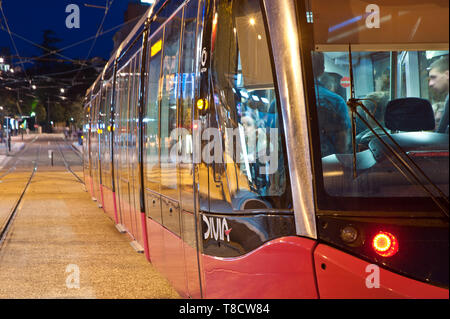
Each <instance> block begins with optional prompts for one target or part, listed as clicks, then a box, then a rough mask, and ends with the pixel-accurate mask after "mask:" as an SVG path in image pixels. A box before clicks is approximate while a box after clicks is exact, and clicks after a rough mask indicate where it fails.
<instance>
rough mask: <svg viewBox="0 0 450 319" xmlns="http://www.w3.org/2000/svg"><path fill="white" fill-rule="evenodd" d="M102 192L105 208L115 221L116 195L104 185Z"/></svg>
mask: <svg viewBox="0 0 450 319" xmlns="http://www.w3.org/2000/svg"><path fill="white" fill-rule="evenodd" d="M102 193H103V200H104V202H103V210H104V211H105V213H106V215H108V216H109V218H111V219H112V220H113V221H114V220H115V219H114V214H115V212H114V196H113V192H112V190H110V189H109V188H107V187H105V186H103V185H102Z"/></svg>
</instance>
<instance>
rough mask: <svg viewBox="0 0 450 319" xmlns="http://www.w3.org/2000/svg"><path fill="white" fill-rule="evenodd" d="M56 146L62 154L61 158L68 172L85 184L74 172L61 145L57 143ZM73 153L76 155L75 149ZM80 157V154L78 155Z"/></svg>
mask: <svg viewBox="0 0 450 319" xmlns="http://www.w3.org/2000/svg"><path fill="white" fill-rule="evenodd" d="M56 146H57V147H58V151H59V153H60V154H61V158H62V160H63V162H64V166H65V167H66V170H68V171H69V172H70V173H71V174H72V175H73V176H75V178H76V179H77V180H78V181H79V182H80V183H81V184H84V181H83V180H82V179H81V178H80V177H79V176H78V175H77V174H76V173H75V172H74V171H73V170H72V168H71V167H70V164H69V163H68V162H67V160H66V157H65V156H64V152H63V151H62V150H61V146H60V143H59V142H58V141H56ZM71 149H72V148H71ZM72 151H73V152H74V153H76V152H75V151H74V150H73V149H72ZM77 155H78V154H77Z"/></svg>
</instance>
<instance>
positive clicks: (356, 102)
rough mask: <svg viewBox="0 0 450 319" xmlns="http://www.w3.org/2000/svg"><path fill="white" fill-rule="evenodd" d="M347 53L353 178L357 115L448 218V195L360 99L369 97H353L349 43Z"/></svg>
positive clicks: (354, 171) (355, 173)
mask: <svg viewBox="0 0 450 319" xmlns="http://www.w3.org/2000/svg"><path fill="white" fill-rule="evenodd" d="M348 55H349V65H350V85H351V97H350V99H349V100H348V101H347V106H348V107H349V108H350V111H351V124H352V150H353V178H354V179H356V177H357V171H356V116H357V117H358V118H359V119H360V120H361V121H362V122H363V123H364V124H365V125H366V126H367V127H368V128H369V130H370V131H371V132H372V133H373V135H374V136H375V137H376V138H377V139H378V140H379V141H380V142H381V143H382V144H383V146H384V147H386V148H387V149H388V150H389V152H390V153H391V154H392V155H393V156H394V157H395V158H396V159H397V160H398V161H399V163H400V165H401V166H402V167H403V168H404V169H405V170H406V171H407V172H408V173H409V174H411V176H412V178H413V179H414V180H415V181H416V182H417V184H418V185H420V186H421V187H422V188H423V189H424V190H425V192H426V193H427V194H428V195H429V196H430V197H431V199H432V200H433V202H434V203H435V204H436V205H437V206H438V207H439V209H440V210H441V211H442V213H443V214H444V215H445V216H446V217H447V218H449V213H448V207H449V199H448V197H447V196H446V195H445V194H444V193H443V192H442V190H441V189H440V188H439V187H438V186H437V185H436V184H435V183H433V181H432V180H431V179H430V178H429V177H428V176H427V175H426V174H425V172H424V171H423V170H422V169H421V168H420V167H419V166H418V165H417V164H416V162H414V160H412V159H411V157H410V156H409V155H408V154H407V152H405V151H404V150H403V149H402V147H401V146H400V145H399V144H398V143H397V142H396V141H395V140H394V138H393V137H392V136H391V135H390V134H389V133H388V132H387V131H386V129H385V128H384V127H383V126H382V125H381V124H380V123H379V122H378V120H377V119H376V118H375V116H373V115H372V113H371V112H370V111H369V110H368V109H367V108H366V107H365V106H364V104H363V103H362V101H364V100H370V99H357V98H355V85H354V78H353V60H352V48H351V44H349V46H348ZM358 107H360V108H361V109H362V110H363V111H364V113H365V114H366V115H367V116H369V117H370V119H371V120H373V121H374V122H375V124H376V126H378V127H379V128H380V129H381V130H382V131H383V133H384V134H385V135H386V136H387V138H388V139H389V140H390V141H391V142H392V144H393V145H394V146H395V147H396V148H397V149H394V148H393V147H392V146H391V145H389V144H388V143H386V141H385V140H384V139H383V138H382V137H381V136H380V135H379V134H378V133H377V132H376V131H375V129H374V128H373V127H372V126H371V125H370V124H369V123H368V121H367V120H366V119H365V118H364V117H363V116H362V115H361V114H360V113H359V112H358V110H357V109H358ZM355 115H356V116H355ZM398 150H399V151H400V152H401V154H400V153H399V152H398ZM405 157H406V158H407V159H408V161H409V162H410V163H408V161H406V160H405ZM388 158H389V157H388ZM389 159H390V158H389ZM390 160H391V159H390ZM391 162H392V163H393V161H392V160H391ZM393 164H394V165H395V166H396V167H397V168H399V167H398V166H397V165H396V164H395V163H393ZM411 166H412V167H411ZM399 169H400V168H399ZM417 173H418V174H417ZM419 175H420V176H419ZM420 177H422V178H424V179H425V180H426V181H427V182H428V183H429V185H430V186H431V188H433V189H434V191H437V192H438V194H439V196H441V197H442V199H443V200H444V203H442V202H441V200H440V199H439V198H438V197H437V196H436V195H435V194H434V193H433V192H432V191H431V190H430V189H428V187H427V185H425V184H424V183H423V182H422V181H421V179H420Z"/></svg>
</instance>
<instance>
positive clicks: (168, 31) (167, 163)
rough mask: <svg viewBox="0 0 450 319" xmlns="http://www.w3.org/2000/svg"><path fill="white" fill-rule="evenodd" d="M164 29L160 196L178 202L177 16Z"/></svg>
mask: <svg viewBox="0 0 450 319" xmlns="http://www.w3.org/2000/svg"><path fill="white" fill-rule="evenodd" d="M164 29H165V32H164V49H163V50H164V51H163V62H162V63H163V64H162V91H161V188H162V189H161V193H163V194H165V195H167V196H169V197H171V198H173V199H178V195H177V192H176V189H177V172H176V170H177V166H176V159H173V158H172V157H173V156H171V150H172V149H173V148H172V146H173V145H175V144H176V142H177V141H176V139H174V138H173V134H172V132H173V131H174V130H176V128H177V90H178V81H179V74H178V59H179V50H180V32H181V12H180V13H179V14H178V15H176V16H175V17H174V18H173V19H172V20H171V21H170V22H169V23H168V24H167V25H166V26H165V28H164ZM175 136H176V135H175Z"/></svg>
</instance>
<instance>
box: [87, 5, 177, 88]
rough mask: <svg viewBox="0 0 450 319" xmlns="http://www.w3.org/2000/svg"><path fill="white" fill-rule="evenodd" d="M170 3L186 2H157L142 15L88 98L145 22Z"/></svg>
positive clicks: (105, 68) (99, 77) (96, 81)
mask: <svg viewBox="0 0 450 319" xmlns="http://www.w3.org/2000/svg"><path fill="white" fill-rule="evenodd" d="M169 1H174V2H175V1H176V2H179V3H180V4H181V3H183V2H184V1H185V0H156V1H155V3H154V4H153V5H152V6H150V7H149V8H148V10H147V11H146V13H145V14H143V15H142V17H141V18H140V19H139V21H138V23H136V25H135V26H134V28H133V30H131V32H130V34H129V35H128V36H127V37H126V38H125V40H124V41H123V42H122V43H121V44H120V46H119V47H118V48H117V50H116V51H115V52H114V54H112V55H111V58H110V59H109V61H108V63H106V65H105V67H104V68H103V71H102V72H101V73H100V74H99V75H98V77H97V79H96V80H95V81H94V83H93V84H92V85H91V86H90V87H89V89H87V91H86V97H87V96H88V95H89V94H90V93H92V92H93V91H94V89H95V86H96V85H97V83H99V81H101V80H102V79H103V77H104V76H105V73H106V71H107V70H108V69H109V68H110V67H112V66H113V65H114V61H116V59H118V58H119V57H120V56H121V55H122V53H123V52H125V51H126V50H127V49H128V47H129V46H130V45H131V44H132V40H133V39H134V36H135V35H136V33H138V31H139V29H140V28H141V27H142V26H143V25H144V23H145V20H146V19H147V18H153V16H154V15H155V12H156V13H157V12H158V11H159V9H160V8H162V7H163V6H164V5H165V4H166V3H168V2H169Z"/></svg>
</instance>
